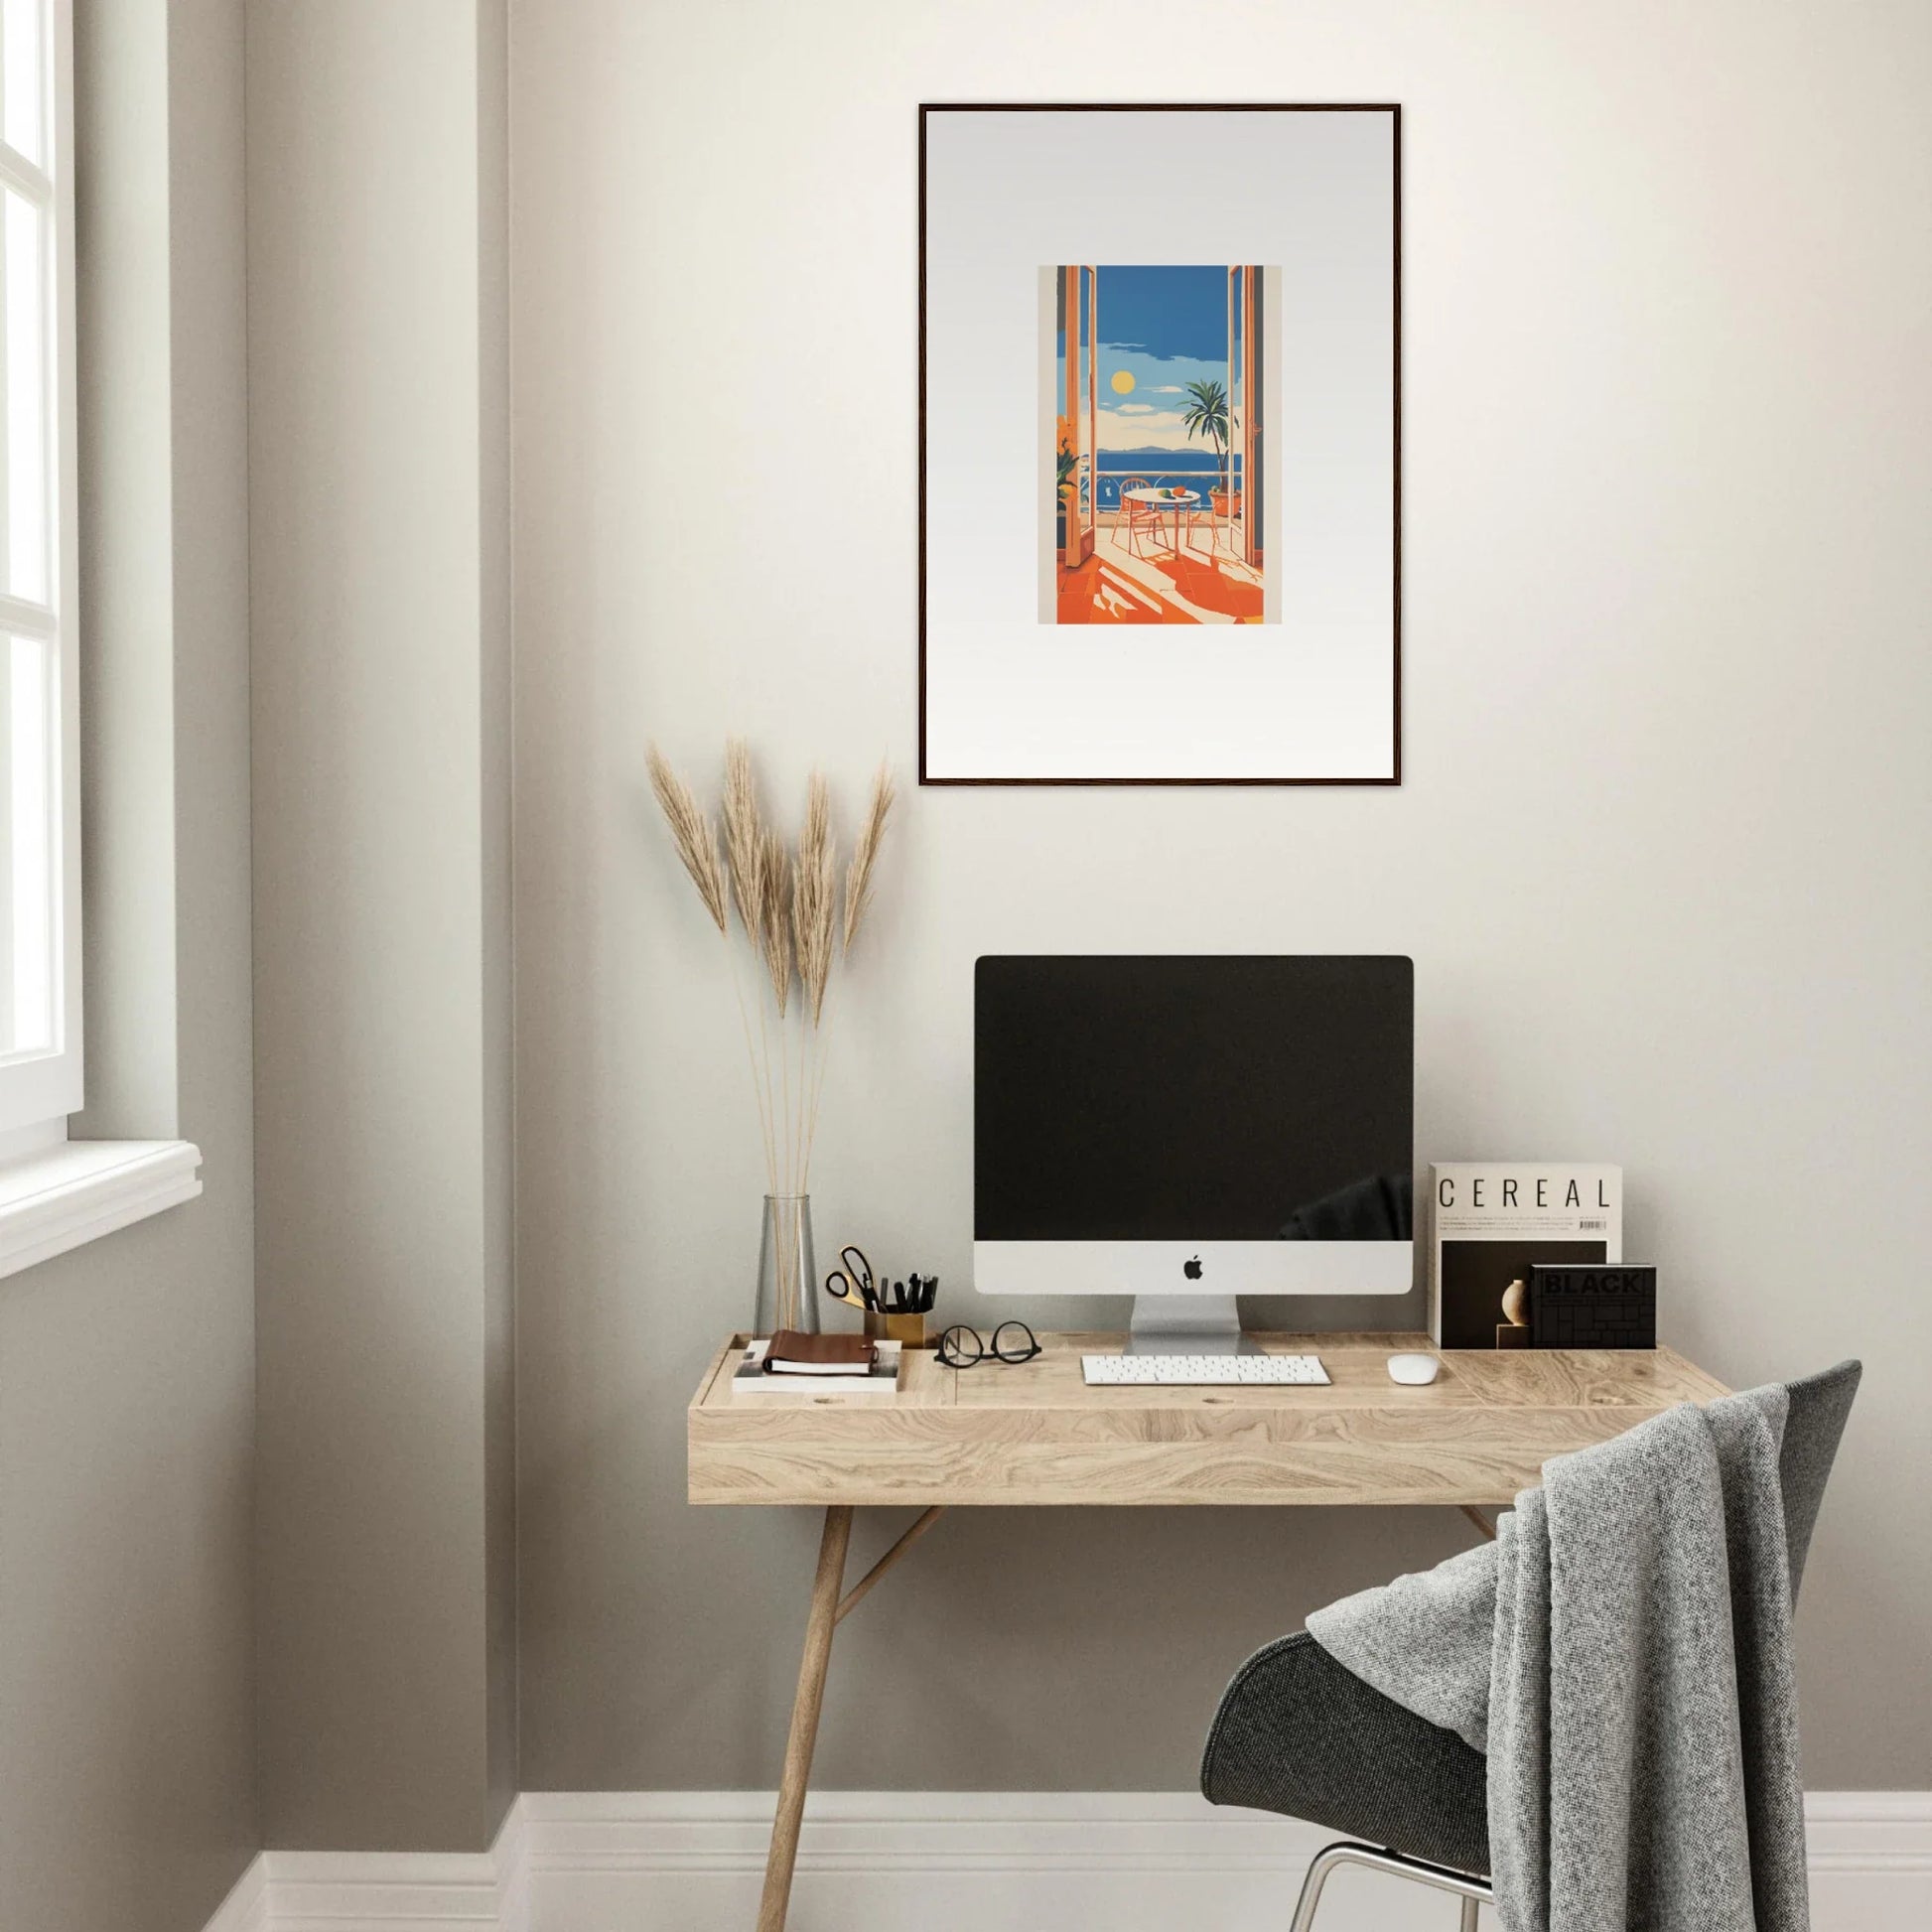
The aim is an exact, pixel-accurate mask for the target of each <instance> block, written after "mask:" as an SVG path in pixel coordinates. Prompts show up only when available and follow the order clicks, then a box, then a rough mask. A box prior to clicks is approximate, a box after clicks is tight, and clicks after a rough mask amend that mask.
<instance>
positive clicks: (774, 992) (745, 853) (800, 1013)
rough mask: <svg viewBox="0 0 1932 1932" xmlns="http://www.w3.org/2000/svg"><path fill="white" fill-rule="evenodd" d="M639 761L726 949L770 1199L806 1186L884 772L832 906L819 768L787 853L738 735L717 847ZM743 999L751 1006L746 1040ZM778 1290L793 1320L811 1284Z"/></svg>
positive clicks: (673, 786)
mask: <svg viewBox="0 0 1932 1932" xmlns="http://www.w3.org/2000/svg"><path fill="white" fill-rule="evenodd" d="M646 767H647V769H648V771H649V775H650V785H651V791H652V793H653V794H654V796H655V797H656V799H657V804H658V808H659V809H660V810H661V811H662V812H663V814H664V821H665V824H666V825H667V826H668V827H669V829H670V833H671V842H672V845H673V846H674V848H675V849H676V852H677V855H678V858H679V860H680V862H681V863H682V864H683V867H684V870H685V872H686V874H687V875H688V876H689V878H690V880H691V883H692V885H693V886H694V887H695V888H696V889H697V893H698V897H699V899H700V901H701V902H702V903H703V905H704V908H705V912H706V915H707V916H708V917H709V918H710V920H711V922H712V924H713V925H714V926H716V927H717V929H718V931H719V933H720V934H721V935H722V936H723V938H724V940H725V943H726V948H727V951H728V952H729V953H730V971H731V976H732V991H733V994H734V996H735V998H736V1001H737V1004H738V1013H739V1022H740V1026H741V1029H742V1031H743V1033H744V1035H745V1049H746V1054H747V1057H748V1058H749V1059H750V1061H751V1063H752V1085H753V1093H754V1096H755V1098H756V1099H757V1102H758V1110H759V1132H760V1136H761V1139H762V1142H763V1149H764V1172H765V1185H766V1189H767V1191H769V1192H770V1193H772V1194H778V1195H789V1194H799V1193H803V1192H804V1191H805V1190H806V1187H807V1186H808V1185H809V1182H810V1176H811V1162H812V1145H813V1142H814V1141H815V1139H816V1138H817V1133H818V1119H819V1111H820V1107H821V1105H822V1103H823V1100H824V1097H825V1069H826V1065H827V1063H828V1059H829V1052H828V1048H829V1045H830V1037H831V1025H830V1022H831V1015H832V1010H833V1008H834V1007H835V1006H836V1004H837V1002H836V1000H835V998H834V997H833V996H834V991H835V981H836V979H837V978H839V977H841V976H840V975H837V974H835V973H834V971H833V968H834V966H835V965H836V964H837V963H838V962H839V961H840V960H843V959H845V958H847V957H848V956H849V955H850V953H851V951H852V945H853V942H854V940H855V939H856V938H857V937H858V935H859V932H860V929H861V927H862V926H863V925H864V923H865V918H866V913H867V911H868V909H869V908H870V906H871V904H872V895H873V874H874V868H875V867H876V865H877V863H878V859H879V851H880V847H881V844H882V843H883V841H884V839H885V834H886V826H887V821H888V820H889V818H890V817H891V815H892V809H893V803H894V797H895V792H894V786H893V777H892V772H891V770H890V769H889V768H888V767H887V766H886V765H885V764H883V763H882V764H881V765H880V767H879V770H878V771H877V773H876V774H875V775H874V778H873V783H872V790H871V794H870V797H869V798H868V801H867V807H866V813H865V816H864V818H863V819H862V820H861V822H860V827H859V832H858V836H857V837H856V838H855V840H854V841H853V847H852V852H851V855H850V858H849V860H848V862H847V864H846V866H845V869H844V889H845V890H844V895H843V905H841V903H840V897H841V896H840V892H839V885H840V869H839V864H838V839H837V836H836V835H835V833H834V832H833V829H832V797H831V788H830V786H829V785H827V783H826V781H825V777H824V774H823V773H822V772H819V771H813V772H812V774H811V776H810V778H809V779H808V780H807V781H806V785H805V815H804V819H803V821H802V823H801V826H800V829H799V834H798V840H797V844H796V847H795V848H793V849H791V850H787V848H786V845H785V842H784V841H783V840H782V839H781V838H780V837H779V835H778V833H777V832H776V831H775V830H774V829H773V827H772V825H771V823H770V821H769V820H768V819H767V818H766V817H765V815H764V809H763V806H762V804H761V803H760V801H759V787H758V778H757V774H756V772H755V771H754V769H753V765H752V754H751V749H750V747H749V746H748V745H747V744H746V743H745V741H744V740H743V739H741V738H733V739H729V740H727V741H726V745H725V778H724V790H723V798H722V801H721V811H720V816H721V818H722V821H723V850H722V852H721V850H720V835H719V828H718V825H717V824H716V823H715V822H714V821H713V819H712V818H711V816H710V815H709V814H708V813H707V812H706V811H705V810H704V808H703V807H702V806H701V805H700V804H699V803H698V800H697V797H696V795H695V794H694V793H693V791H692V790H691V787H690V786H689V785H688V784H686V783H685V781H684V780H683V778H682V777H680V776H679V775H678V773H677V772H676V771H675V770H673V769H672V767H671V766H670V764H669V763H668V762H667V761H666V760H665V759H664V758H663V756H662V755H661V754H660V753H659V752H658V750H657V747H656V746H655V745H652V746H650V747H649V748H648V750H647V756H646ZM734 907H736V909H737V912H738V923H739V926H740V929H741V930H742V931H743V932H744V934H745V937H746V940H747V942H748V943H749V944H750V946H751V948H752V952H753V954H754V955H755V957H756V958H757V960H758V964H759V968H760V969H761V970H760V971H759V973H758V974H757V975H756V976H755V980H754V987H753V991H752V994H751V996H750V999H749V1001H748V998H747V993H746V988H745V983H744V979H743V976H742V974H741V972H740V969H739V961H738V956H737V953H736V951H735V950H734V949H733V948H732V946H731V913H732V910H733V908H734ZM760 988H761V989H762V991H760V990H759V989H760ZM767 992H768V994H769V996H770V997H769V998H768V999H766V998H765V997H764V994H765V993H767ZM794 996H795V997H794ZM752 1006H756V1007H757V1009H758V1033H757V1037H756V1040H755V1039H754V1036H753V1030H752V1022H751V1012H750V1009H751V1007H752ZM794 1013H795V1014H796V1017H797V1020H796V1027H795V1029H794V1027H793V1025H792V1016H793V1015H794ZM774 1018H775V1022H776V1040H775V1050H774V1041H773V1037H772V1033H773V1024H772V1023H773V1020H774ZM794 1031H795V1033H796V1035H797V1038H796V1042H795V1044H794V1041H793V1037H792V1035H793V1033H794ZM794 1053H795V1055H796V1059H797V1065H796V1068H795V1069H794V1067H793V1064H792V1061H793V1056H794ZM774 1059H775V1061H776V1065H775V1067H774V1066H773V1064H772V1062H773V1060H774ZM780 1287H781V1292H782V1299H783V1301H784V1303H785V1305H786V1310H787V1311H788V1312H789V1314H790V1316H791V1317H792V1318H794V1319H795V1318H796V1317H797V1315H798V1314H799V1313H800V1312H801V1311H800V1310H799V1309H798V1307H797V1306H796V1304H797V1301H798V1298H799V1296H800V1295H801V1294H809V1293H810V1292H811V1288H810V1285H809V1284H806V1285H804V1286H803V1287H802V1288H801V1287H800V1286H799V1285H797V1284H792V1283H781V1284H780Z"/></svg>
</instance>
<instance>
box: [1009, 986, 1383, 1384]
mask: <svg viewBox="0 0 1932 1932" xmlns="http://www.w3.org/2000/svg"><path fill="white" fill-rule="evenodd" d="M973 1021H974V1025H973V1039H974V1046H973V1053H974V1088H973V1274H974V1282H975V1286H976V1287H977V1288H978V1289H979V1290H980V1291H981V1292H982V1293H984V1294H989V1295H1131V1296H1133V1297H1134V1298H1135V1300H1134V1318H1133V1324H1132V1329H1133V1340H1132V1343H1131V1346H1132V1347H1133V1348H1137V1349H1139V1348H1146V1349H1150V1350H1153V1351H1159V1352H1163V1353H1170V1352H1172V1353H1181V1352H1186V1353H1210V1352H1211V1353H1219V1354H1231V1353H1234V1352H1236V1351H1237V1350H1238V1349H1239V1347H1240V1320H1239V1317H1238V1315H1237V1313H1236V1310H1235V1301H1234V1298H1235V1297H1236V1296H1237V1295H1400V1294H1402V1293H1404V1292H1405V1291H1406V1290H1407V1289H1408V1288H1409V1286H1410V1283H1411V1280H1412V1278H1413V1272H1414V1261H1413V1241H1412V1226H1411V1224H1412V1195H1411V1180H1410V1170H1411V1165H1412V1154H1413V1124H1414V1109H1415V971H1414V967H1413V965H1412V964H1411V962H1410V961H1409V960H1407V959H1403V958H1391V957H1294V956H1288V957H1239V956H1211V957H1185V956H1178V955H1176V956H1148V957H1128V956H1091V955H1089V956H1077V955H1035V956H1020V955H1000V956H989V957H986V958H982V959H981V960H980V961H979V963H978V968H977V973H976V978H975V985H974V996H973Z"/></svg>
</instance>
